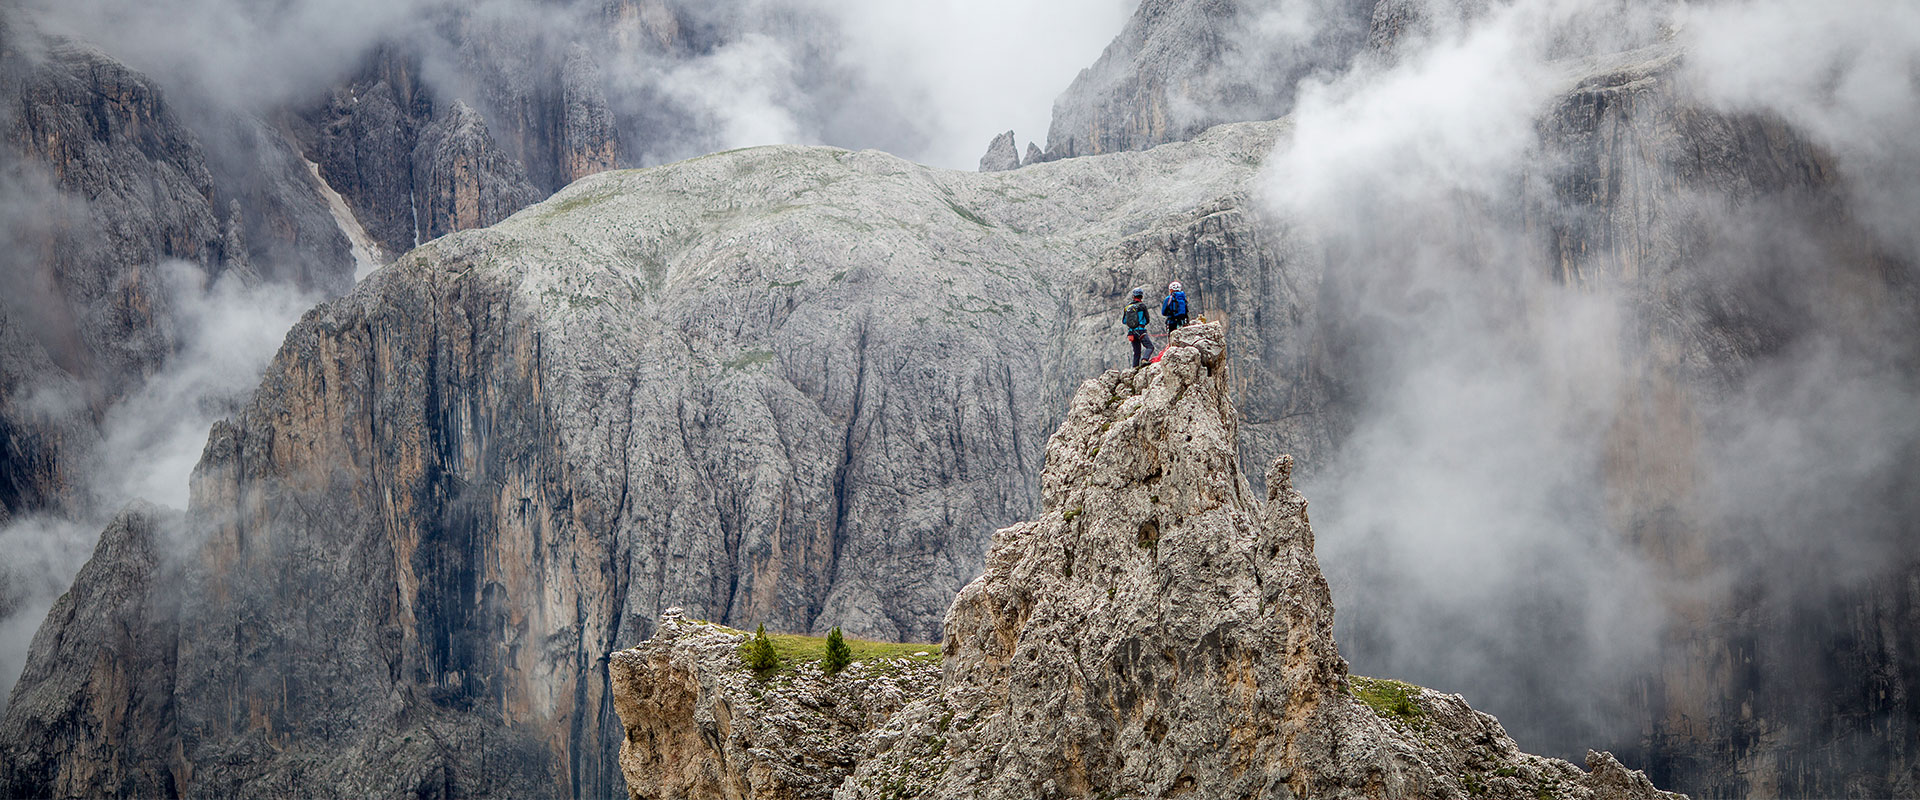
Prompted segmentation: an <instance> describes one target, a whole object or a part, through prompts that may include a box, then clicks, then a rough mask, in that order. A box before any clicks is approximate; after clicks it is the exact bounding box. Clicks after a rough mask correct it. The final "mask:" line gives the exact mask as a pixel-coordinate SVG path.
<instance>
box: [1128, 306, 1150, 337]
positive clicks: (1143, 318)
mask: <svg viewBox="0 0 1920 800" xmlns="http://www.w3.org/2000/svg"><path fill="white" fill-rule="evenodd" d="M1126 321H1127V331H1128V332H1130V333H1139V332H1141V331H1144V330H1146V329H1147V304H1146V303H1134V304H1132V305H1129V306H1127V316H1126Z"/></svg>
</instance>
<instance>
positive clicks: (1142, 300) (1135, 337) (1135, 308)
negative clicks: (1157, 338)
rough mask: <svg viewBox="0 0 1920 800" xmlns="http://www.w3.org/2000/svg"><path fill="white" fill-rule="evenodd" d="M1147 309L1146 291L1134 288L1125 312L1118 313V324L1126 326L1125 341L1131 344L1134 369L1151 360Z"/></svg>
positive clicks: (1150, 338) (1151, 339) (1151, 345)
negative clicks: (1131, 298) (1130, 301)
mask: <svg viewBox="0 0 1920 800" xmlns="http://www.w3.org/2000/svg"><path fill="white" fill-rule="evenodd" d="M1147 309H1148V306H1147V290H1145V289H1139V288H1136V289H1134V290H1133V302H1132V303H1128V304H1127V310H1125V311H1122V312H1120V322H1121V324H1123V325H1126V326H1127V341H1130V342H1133V365H1134V366H1135V367H1139V366H1140V365H1141V364H1144V363H1146V362H1148V361H1152V360H1153V350H1154V348H1153V337H1152V336H1150V335H1148V334H1147V322H1148V321H1149V320H1150V319H1151V317H1149V316H1148V315H1149V313H1150V312H1149V311H1148V310H1147ZM1143 351H1144V353H1143Z"/></svg>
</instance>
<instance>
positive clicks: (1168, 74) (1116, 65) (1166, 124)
mask: <svg viewBox="0 0 1920 800" xmlns="http://www.w3.org/2000/svg"><path fill="white" fill-rule="evenodd" d="M1304 5H1305V6H1306V8H1295V9H1282V8H1273V7H1266V6H1263V5H1261V4H1258V3H1252V2H1245V1H1244V0H1145V2H1142V3H1141V4H1140V8H1139V9H1138V10H1136V11H1135V12H1134V14H1133V17H1132V18H1130V19H1128V20H1127V24H1126V27H1125V28H1124V29H1122V30H1121V32H1120V35H1119V36H1118V37H1116V38H1115V39H1114V40H1113V43H1112V44H1109V45H1107V49H1106V51H1105V52H1103V53H1101V54H1100V59H1099V60H1098V61H1095V62H1094V64H1093V66H1090V67H1088V68H1086V69H1085V70H1082V71H1081V72H1080V75H1079V77H1076V78H1075V79H1074V81H1073V84H1072V85H1071V86H1068V87H1067V90H1066V92H1065V93H1063V94H1061V95H1060V97H1059V99H1057V100H1055V101H1054V104H1053V122H1052V124H1051V126H1050V127H1048V129H1047V149H1046V156H1045V157H1046V158H1047V159H1048V160H1055V159H1061V158H1071V157H1074V156H1083V155H1092V154H1095V153H1112V152H1118V151H1122V150H1142V149H1145V148H1148V147H1152V146H1154V145H1157V144H1162V143H1164V142H1172V141H1179V140H1182V139H1188V138H1192V137H1193V136H1194V135H1195V134H1198V133H1199V132H1200V131H1203V130H1206V129H1207V128H1209V127H1211V126H1213V125H1217V124H1220V123H1223V122H1238V121H1243V120H1262V119H1275V118H1278V117H1280V116H1283V115H1285V114H1286V113H1287V112H1288V111H1289V110H1290V109H1291V108H1292V106H1293V94H1294V87H1295V84H1297V83H1298V82H1299V80H1300V79H1301V78H1303V77H1306V76H1307V75H1309V74H1312V73H1313V72H1314V71H1316V70H1333V69H1338V68H1340V67H1342V66H1344V65H1345V64H1346V62H1347V61H1348V59H1350V58H1351V57H1352V56H1353V55H1354V54H1356V53H1358V52H1360V51H1361V50H1362V49H1363V48H1364V47H1365V45H1366V41H1367V31H1368V23H1369V22H1370V20H1371V15H1372V13H1373V7H1374V0H1316V2H1310V3H1306V4H1304ZM1282 14H1292V15H1295V16H1297V17H1298V19H1295V20H1293V21H1291V22H1287V23H1284V24H1283V23H1282V22H1281V21H1280V20H1278V19H1277V18H1276V17H1277V15H1282ZM1302 21H1304V22H1305V24H1304V25H1301V24H1299V23H1300V22H1302Z"/></svg>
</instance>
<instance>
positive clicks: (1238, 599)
mask: <svg viewBox="0 0 1920 800" xmlns="http://www.w3.org/2000/svg"><path fill="white" fill-rule="evenodd" d="M1228 370H1229V365H1228V359H1227V356H1226V325H1225V324H1224V323H1220V322H1214V323H1201V324H1197V325H1192V326H1189V327H1187V328H1183V329H1181V330H1179V331H1177V332H1175V333H1174V334H1173V335H1172V336H1171V337H1170V340H1169V342H1168V347H1167V349H1166V351H1165V354H1164V355H1163V357H1162V358H1161V360H1160V361H1159V362H1157V363H1154V364H1151V365H1148V366H1146V367H1144V368H1141V369H1136V370H1110V371H1108V372H1106V373H1104V374H1102V375H1100V376H1098V377H1095V378H1092V379H1090V380H1088V381H1086V382H1085V383H1084V384H1082V385H1081V387H1080V389H1079V391H1078V392H1076V393H1075V394H1074V396H1073V399H1072V402H1071V406H1070V409H1069V412H1068V416H1067V419H1066V421H1065V422H1064V423H1062V425H1061V426H1060V428H1059V430H1058V431H1057V432H1056V433H1054V434H1053V436H1052V438H1050V439H1049V440H1048V442H1047V466H1046V469H1045V472H1044V474H1043V477H1042V484H1043V494H1044V497H1043V501H1042V511H1041V513H1040V515H1039V516H1038V518H1036V519H1033V520H1029V521H1026V522H1021V523H1019V524H1016V525H1013V526H1010V527H1007V528H1004V529H1002V530H1000V531H999V532H997V533H995V534H994V537H993V544H992V546H991V549H990V550H989V552H988V555H987V564H986V570H985V573H984V574H983V575H981V576H980V577H978V578H976V579H975V580H974V581H973V582H972V583H970V584H968V585H967V587H966V588H965V589H963V590H961V592H960V594H959V596H958V597H957V598H956V599H955V600H954V603H953V606H952V607H951V609H950V611H949V612H948V614H947V621H946V640H945V642H944V644H943V645H942V647H941V657H942V659H941V660H942V669H943V672H944V674H943V676H942V680H941V682H940V684H939V686H938V689H937V690H935V691H930V692H929V693H928V694H927V695H926V696H923V697H921V698H920V699H918V700H915V701H913V702H911V703H909V704H906V705H905V706H904V707H902V708H901V709H900V710H899V711H897V712H895V713H893V714H892V715H891V717H890V718H889V719H887V720H885V721H884V722H875V721H869V722H867V723H866V724H864V725H853V726H849V727H851V728H853V729H854V730H853V731H852V733H854V734H855V735H857V738H858V741H859V742H860V743H861V746H862V748H863V751H864V752H863V754H862V755H860V756H859V757H857V758H855V759H854V760H855V761H856V762H857V763H856V765H855V766H854V768H853V770H852V773H851V774H850V775H848V776H847V777H846V779H845V780H844V781H840V782H839V783H838V788H837V789H836V790H835V791H834V793H833V796H834V797H836V798H841V799H842V800H850V799H851V798H866V797H883V796H923V797H976V796H978V797H986V798H1034V797H1040V798H1048V797H1110V796H1121V797H1135V796H1147V797H1165V796H1173V795H1178V794H1181V793H1183V792H1187V791H1197V792H1200V793H1201V794H1202V795H1204V796H1217V797H1268V798H1292V797H1298V796H1311V797H1467V796H1472V797H1513V798H1533V797H1537V796H1539V795H1540V794H1541V793H1542V792H1545V793H1548V794H1551V795H1552V796H1554V797H1562V798H1592V797H1602V796H1604V797H1609V798H1641V799H1643V800H1654V798H1668V797H1674V795H1669V794H1667V793H1664V792H1660V791H1658V790H1656V789H1654V788H1653V786H1652V784H1651V783H1649V782H1648V781H1647V780H1646V778H1645V776H1644V775H1642V774H1640V773H1637V772H1630V771H1627V770H1626V769H1624V768H1623V767H1621V766H1620V765H1619V763H1618V762H1617V761H1615V760H1613V758H1612V757H1611V756H1609V755H1606V754H1601V753H1595V754H1591V755H1590V756H1589V758H1588V764H1589V768H1590V769H1591V772H1586V771H1582V770H1580V769H1579V768H1577V767H1575V766H1574V765H1572V764H1568V763H1566V762H1564V761H1559V760H1555V759H1549V758H1542V757H1539V756H1533V755H1528V754H1526V753H1523V752H1521V751H1520V749H1519V747H1518V746H1517V745H1516V744H1515V743H1514V742H1513V740H1512V739H1511V738H1509V737H1508V736H1507V735H1506V733H1505V731H1504V730H1502V729H1501V727H1500V725H1499V723H1498V722H1497V721H1495V720H1494V719H1493V718H1492V717H1489V716H1487V715H1485V714H1481V713H1479V712H1476V711H1474V710H1473V709H1471V708H1469V707H1468V706H1467V704H1466V703H1465V701H1464V700H1462V699H1461V698H1459V697H1458V696H1455V695H1446V694H1442V693H1440V692H1435V691H1431V690H1427V689H1422V688H1420V687H1417V686H1412V685H1410V684H1404V683H1399V682H1397V681H1384V680H1374V679H1367V678H1359V677H1350V676H1349V675H1348V674H1347V666H1346V662H1345V661H1344V660H1342V659H1341V658H1340V655H1339V652H1338V649H1337V647H1336V645H1335V643H1334V639H1333V602H1332V598H1331V594H1330V593H1329V591H1328V588H1327V583H1326V580H1325V578H1324V577H1323V576H1322V575H1321V572H1320V567H1319V564H1318V562H1317V561H1316V560H1315V558H1314V555H1313V529H1312V526H1311V524H1310V523H1309V522H1308V520H1307V513H1306V509H1307V502H1306V499H1305V498H1304V497H1302V496H1301V495H1300V493H1299V492H1297V491H1295V490H1294V488H1293V486H1292V484H1291V481H1290V477H1291V471H1292V459H1291V458H1289V457H1287V456H1281V457H1280V458H1278V459H1276V460H1275V461H1274V463H1273V464H1272V465H1271V467H1270V468H1269V470H1268V473H1267V478H1268V482H1267V483H1268V490H1267V493H1266V495H1265V496H1264V497H1260V496H1257V495H1255V494H1254V493H1253V492H1252V491H1251V490H1250V488H1249V484H1248V481H1247V479H1246V476H1245V475H1244V474H1243V473H1242V471H1241V466H1240V463H1239V458H1238V455H1237V449H1236V429H1237V424H1238V413H1237V411H1236V410H1235V408H1234V406H1233V403H1232V401H1231V399H1230V391H1229V386H1230V383H1229V378H1228ZM687 641H689V642H702V641H705V640H704V639H703V638H696V639H691V640H687ZM733 641H735V640H728V642H725V643H722V644H727V645H728V646H731V644H730V643H731V642H733ZM692 646H693V645H691V644H689V645H674V647H675V648H677V649H687V648H689V647H692ZM647 647H652V648H653V649H652V650H650V651H648V652H653V653H654V655H653V656H651V657H650V660H651V661H652V662H654V663H655V664H656V665H658V664H669V663H672V662H674V661H675V660H676V659H673V658H666V657H662V656H661V655H660V654H659V653H658V652H654V651H658V650H660V649H661V648H660V647H659V646H658V645H646V646H643V648H647ZM709 649H711V648H709ZM630 652H640V651H630ZM691 652H692V651H691V650H689V653H691ZM724 656H725V657H724V658H723V661H725V662H726V663H725V664H722V665H719V666H716V663H715V660H714V659H713V658H712V657H711V656H709V657H707V658H704V659H701V658H697V657H692V656H690V657H687V658H681V659H678V661H679V662H680V663H683V664H687V665H688V667H687V669H689V670H691V671H692V672H700V671H702V670H705V671H712V670H715V669H732V670H734V671H736V672H737V671H739V670H742V669H744V667H742V666H740V665H739V663H738V661H737V656H734V655H732V651H731V650H724ZM633 663H637V658H626V657H623V656H616V657H615V659H614V665H615V676H614V682H615V684H616V687H617V688H616V695H618V694H621V693H622V692H623V691H624V692H627V693H630V694H644V693H645V692H646V691H648V688H647V686H648V685H649V684H658V685H669V684H671V685H681V684H687V683H697V684H699V685H703V686H724V685H729V684H728V682H726V681H716V680H712V679H709V678H706V677H699V678H697V679H687V678H683V677H680V676H677V675H675V674H674V673H672V672H671V670H667V671H663V670H661V669H659V668H655V669H652V670H650V671H636V670H634V669H633V668H632V667H630V666H627V665H629V664H633ZM733 683H736V684H737V683H739V682H738V681H735V682H733ZM863 685H864V684H863ZM622 686H624V687H625V688H624V689H622V688H618V687H622ZM820 691H822V690H821V689H819V688H818V687H816V686H812V685H811V684H803V683H788V684H784V685H773V686H768V687H766V688H765V689H764V693H766V694H772V695H776V696H780V697H783V698H785V697H786V695H785V694H782V693H783V692H784V693H787V694H792V693H795V692H799V693H806V692H816V693H818V692H820ZM742 694H743V695H744V696H742V697H740V698H738V702H737V703H732V705H735V706H739V705H744V704H747V703H749V702H751V703H759V704H762V705H765V704H767V703H769V702H770V701H767V700H766V699H765V697H763V696H762V694H761V693H757V692H743V693H742ZM748 696H751V700H749V697H748ZM708 702H709V704H713V705H716V707H718V706H725V705H729V703H718V704H715V703H714V701H712V700H709V701H708ZM776 705H785V706H792V707H796V708H815V709H817V708H824V707H831V706H833V705H834V704H833V703H828V702H822V700H821V699H819V698H811V699H809V698H786V699H784V700H782V701H780V703H777V704H776ZM622 713H623V715H626V714H627V712H626V711H623V712H622ZM691 721H692V720H679V721H665V725H664V727H663V725H662V723H663V720H662V719H661V717H660V715H658V714H653V715H649V716H647V717H646V718H645V719H642V718H640V717H637V716H636V717H632V718H629V719H628V720H627V722H628V725H629V733H628V738H629V741H652V740H654V739H656V738H659V736H658V734H659V731H657V730H655V729H656V728H659V729H660V730H667V729H674V728H683V727H686V723H688V722H691ZM636 737H637V738H636ZM842 744H844V742H842ZM823 746H824V745H823ZM696 749H697V748H696ZM730 752H731V751H730ZM758 752H759V753H760V754H761V755H760V756H757V758H761V759H765V758H767V757H768V755H767V754H769V753H771V752H773V749H770V748H767V747H761V748H758ZM739 755H740V753H733V757H732V758H729V757H728V754H727V753H722V752H719V751H718V750H716V751H714V752H712V753H709V754H707V755H706V756H705V757H704V760H705V761H706V762H707V763H708V766H709V767H711V768H712V769H693V770H691V771H689V770H687V769H676V770H674V771H673V772H674V773H676V774H696V773H697V774H702V775H708V774H712V772H713V770H719V771H721V772H729V771H731V772H733V773H737V775H738V778H739V783H740V784H741V785H751V784H753V783H754V781H755V780H756V778H755V776H756V775H771V774H777V773H781V772H783V771H787V772H790V771H791V770H782V768H781V766H780V765H779V764H758V765H756V764H755V763H754V760H755V758H756V757H749V758H746V759H742V758H740V757H739ZM682 757H683V758H685V759H687V760H688V761H689V762H695V763H697V762H700V761H702V760H703V757H701V756H698V755H690V754H685V753H683V755H682ZM729 764H732V765H733V766H732V767H729V766H728V765H729ZM683 766H684V764H683ZM661 774H662V773H661V772H660V771H657V770H653V771H646V772H630V773H629V774H628V775H627V779H628V781H629V785H630V786H632V787H635V789H636V791H638V792H639V794H640V795H646V794H647V792H646V791H643V790H642V789H643V788H644V787H646V786H649V785H651V783H654V782H659V781H661V780H662V779H663V778H662V777H660V776H661ZM661 788H662V789H663V790H665V793H666V794H669V795H670V794H672V793H673V792H672V790H671V789H672V787H664V786H663V787H661ZM787 788H792V785H791V784H789V785H788V786H787ZM821 796H825V795H824V794H822V795H821Z"/></svg>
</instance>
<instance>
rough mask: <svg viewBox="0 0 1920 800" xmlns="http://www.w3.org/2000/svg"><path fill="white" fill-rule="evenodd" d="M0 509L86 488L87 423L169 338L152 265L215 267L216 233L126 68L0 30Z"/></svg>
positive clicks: (69, 45) (208, 204)
mask: <svg viewBox="0 0 1920 800" xmlns="http://www.w3.org/2000/svg"><path fill="white" fill-rule="evenodd" d="M0 37H3V38H4V41H0V97H5V98H6V99H7V100H8V104H7V111H6V114H5V116H4V117H0V125H3V126H4V128H0V132H3V133H4V140H3V141H0V168H3V171H4V177H0V181H4V184H5V186H6V189H7V197H8V202H7V203H6V206H5V208H4V209H0V228H4V235H5V236H6V238H7V241H9V242H11V243H13V245H14V246H13V249H12V252H9V253H7V254H5V255H4V256H0V267H4V270H5V273H4V274H5V276H6V278H7V284H8V288H7V290H6V291H5V292H3V293H0V475H4V476H5V477H3V478H0V521H4V520H5V519H7V518H8V517H10V516H13V515H16V514H20V513H25V512H33V511H56V512H59V511H66V510H69V509H71V508H73V507H75V506H77V505H79V504H81V503H83V502H84V501H85V498H84V497H83V496H81V493H82V492H83V491H84V487H82V486H81V484H80V481H79V480H78V477H77V476H76V475H73V474H71V470H72V462H73V460H74V458H75V457H76V456H77V455H78V454H81V453H85V452H87V450H88V449H89V448H90V447H91V446H92V445H93V442H94V439H95V438H96V436H97V434H96V433H95V432H94V430H93V423H94V421H95V420H96V419H97V418H98V416H99V415H100V414H101V413H103V412H104V410H105V409H106V407H107V406H109V405H110V404H111V403H112V402H113V401H114V400H116V399H118V398H119V397H121V396H122V395H123V394H125V393H126V392H127V391H128V390H129V389H130V388H131V387H132V386H134V385H137V383H138V382H139V381H140V380H141V379H142V378H144V377H145V376H146V375H149V374H151V373H152V372H154V371H155V370H157V369H158V368H159V367H160V365H161V363H162V362H164V361H165V359H166V357H167V355H168V353H169V350H170V349H171V347H172V337H173V330H172V320H171V318H170V312H169V310H168V301H167V298H166V296H165V292H164V291H163V287H162V286H161V285H160V271H159V265H160V263H161V262H162V261H164V260H166V259H181V260H185V261H191V262H195V263H198V264H201V265H205V266H207V267H209V268H212V267H217V266H218V265H220V264H222V263H223V262H224V260H225V258H226V253H225V252H224V248H225V245H226V236H225V233H226V231H225V230H224V229H223V228H224V226H223V224H222V219H221V216H222V215H221V214H220V213H217V212H216V209H215V207H214V202H215V200H214V187H213V178H212V175H211V173H210V172H209V171H208V169H207V164H206V160H205V158H204V157H203V156H202V153H201V151H200V149H199V147H198V145H197V144H196V143H195V141H194V139H193V137H192V135H191V134H190V133H189V132H187V130H186V129H185V128H184V127H183V126H182V125H181V124H180V122H179V120H178V119H176V118H175V116H174V115H173V112H172V109H171V108H170V107H169V106H168V105H167V104H166V102H165V101H164V100H163V99H162V97H161V94H160V92H159V90H158V89H157V88H155V87H154V86H153V85H152V84H151V83H150V82H148V81H147V80H146V79H145V78H144V77H143V76H141V75H140V74H138V73H136V72H133V71H132V70H129V69H127V68H126V67H124V66H122V65H121V64H119V63H118V62H115V61H113V60H112V59H109V58H107V57H106V56H104V55H101V54H100V53H98V52H97V51H95V50H93V49H91V48H88V47H86V46H84V45H81V44H78V43H74V42H68V41H62V40H51V39H47V38H46V37H42V36H39V35H38V34H36V33H35V32H33V31H31V30H26V29H20V28H0Z"/></svg>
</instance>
